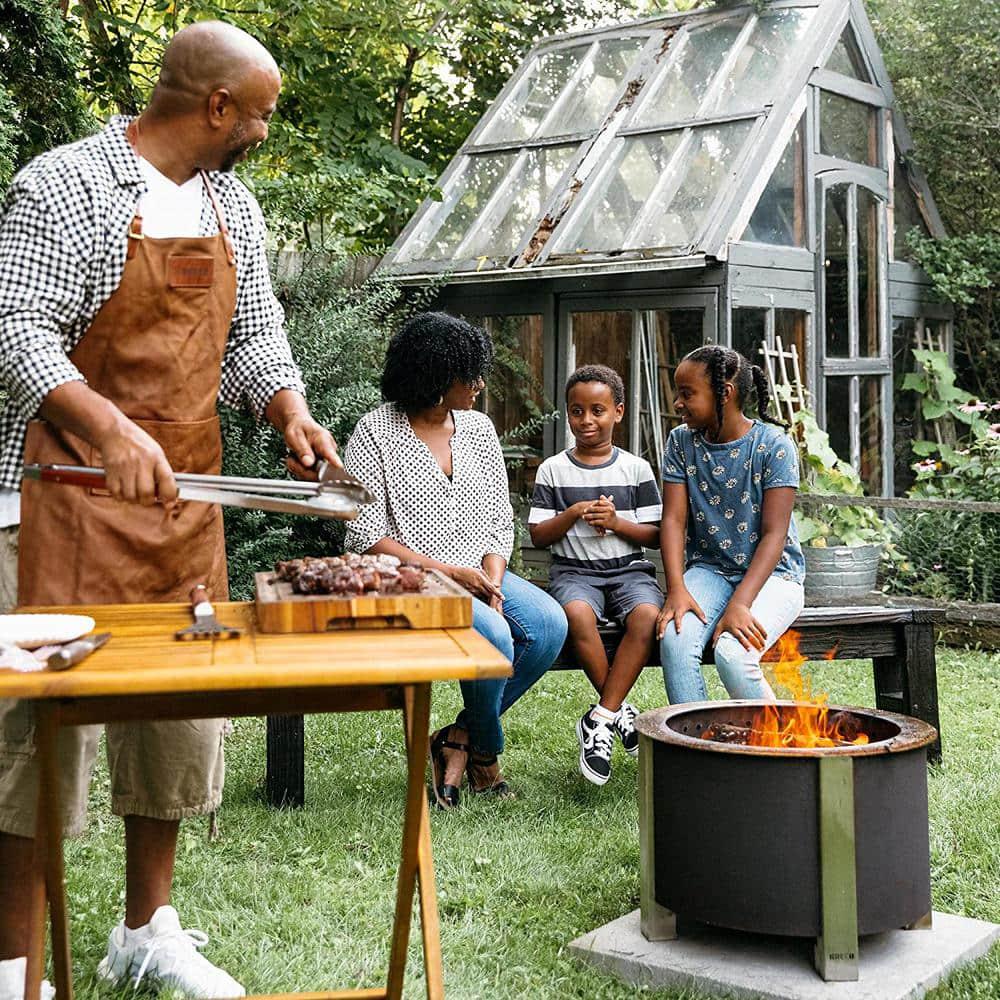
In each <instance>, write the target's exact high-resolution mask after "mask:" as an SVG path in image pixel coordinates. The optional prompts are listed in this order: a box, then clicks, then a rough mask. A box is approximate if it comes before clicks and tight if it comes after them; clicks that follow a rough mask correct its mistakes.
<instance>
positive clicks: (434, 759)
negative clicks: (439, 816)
mask: <svg viewBox="0 0 1000 1000" xmlns="http://www.w3.org/2000/svg"><path fill="white" fill-rule="evenodd" d="M453 728H454V724H452V725H451V726H445V727H444V728H443V729H439V730H438V731H437V732H436V733H433V734H432V735H431V748H430V754H431V771H432V773H433V781H432V784H431V788H432V789H433V791H434V801H435V803H436V804H437V806H438V808H439V809H454V808H455V807H456V806H457V805H458V800H459V787H458V785H448V784H445V780H444V776H445V771H446V764H447V762H446V761H445V759H444V751H445V750H446V749H447V750H461V751H462V752H463V753H465V754H468V753H469V744H468V743H456V742H455V741H454V740H450V739H448V737H449V736H450V735H451V731H452V729H453Z"/></svg>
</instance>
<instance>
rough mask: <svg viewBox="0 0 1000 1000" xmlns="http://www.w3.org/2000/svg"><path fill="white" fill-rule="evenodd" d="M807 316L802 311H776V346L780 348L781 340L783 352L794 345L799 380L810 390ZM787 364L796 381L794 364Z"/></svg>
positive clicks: (789, 349) (790, 375)
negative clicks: (807, 365)
mask: <svg viewBox="0 0 1000 1000" xmlns="http://www.w3.org/2000/svg"><path fill="white" fill-rule="evenodd" d="M806 315H807V314H806V313H804V312H802V311H801V310H800V309H775V310H774V346H775V347H777V346H778V340H779V339H780V340H781V347H782V350H785V351H791V349H792V346H793V345H794V347H795V353H796V354H797V355H798V364H799V370H798V376H799V380H800V381H801V382H802V384H803V385H804V386H805V387H806V388H807V389H809V388H811V386H810V385H809V372H808V370H807V369H806ZM751 360H753V359H751ZM755 364H760V362H759V361H757V362H755ZM785 364H786V365H787V366H788V368H787V371H788V377H789V378H790V379H794V378H795V373H794V372H793V371H792V362H791V361H790V360H789V361H786V362H785Z"/></svg>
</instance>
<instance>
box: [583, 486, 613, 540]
mask: <svg viewBox="0 0 1000 1000" xmlns="http://www.w3.org/2000/svg"><path fill="white" fill-rule="evenodd" d="M583 519H584V520H585V521H586V522H587V524H589V525H591V526H592V527H594V528H595V529H596V530H597V533H598V534H599V535H604V534H607V532H609V531H614V530H615V528H616V527H617V525H618V511H617V510H615V498H614V496H607V497H606V496H604V495H603V494H602V495H601V498H600V500H591V501H590V503H588V504H587V505H586V509H585V511H584V514H583Z"/></svg>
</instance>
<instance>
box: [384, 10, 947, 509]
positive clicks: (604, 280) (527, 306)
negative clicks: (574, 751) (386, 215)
mask: <svg viewBox="0 0 1000 1000" xmlns="http://www.w3.org/2000/svg"><path fill="white" fill-rule="evenodd" d="M910 150H911V142H910V139H909V135H908V132H907V129H906V125H905V123H904V122H903V120H902V118H901V117H900V115H899V114H898V112H897V111H896V110H895V108H894V100H893V92H892V86H891V83H890V81H889V79H888V77H887V74H886V70H885V66H884V64H883V62H882V59H881V56H880V53H879V50H878V46H877V43H876V40H875V37H874V34H873V31H872V27H871V24H870V22H869V21H868V18H867V15H866V14H865V11H864V9H863V7H862V5H861V4H860V3H859V2H850V0H819V2H816V3H809V2H801V0H799V2H792V3H782V2H778V3H773V4H769V5H768V6H767V8H766V9H765V10H764V11H763V12H760V13H757V12H756V11H755V9H754V8H753V7H751V6H733V5H719V6H717V7H715V8H712V9H710V10H708V11H698V12H693V13H689V14H673V15H667V16H657V17H654V18H650V19H647V20H643V21H638V22H635V23H632V24H626V25H616V26H613V27H605V28H600V29H596V30H592V31H586V32H580V33H575V34H569V35H564V36H560V37H555V38H549V39H545V40H544V41H542V42H540V43H539V44H538V45H537V46H536V47H535V48H534V49H533V50H532V51H531V52H530V53H529V55H528V56H527V58H526V59H525V60H524V62H523V63H522V64H521V66H520V67H519V68H518V70H517V71H516V72H515V74H514V75H513V77H512V78H511V79H510V80H509V81H508V83H507V85H506V86H505V87H504V88H503V90H502V92H501V93H500V94H499V96H498V97H497V99H496V100H495V101H494V103H493V104H492V106H491V107H490V109H489V110H488V111H487V113H486V114H485V115H484V116H483V118H482V119H481V120H480V121H479V123H478V125H477V126H476V128H475V129H474V130H473V132H472V133H471V135H470V136H469V138H468V139H467V141H466V142H465V144H464V145H463V147H462V148H461V150H460V151H459V152H458V154H457V155H456V156H455V158H454V160H453V161H452V162H451V164H450V165H449V166H448V168H447V169H446V171H445V173H444V174H443V175H442V177H441V178H440V180H439V183H438V191H437V192H436V193H435V195H436V196H435V197H434V198H432V199H429V200H428V201H427V202H426V203H425V204H424V205H423V206H422V207H421V209H420V210H419V211H418V212H417V213H416V215H415V216H414V217H413V219H411V221H410V223H409V225H408V226H407V227H406V229H405V230H404V231H403V232H402V234H401V235H400V237H399V238H398V239H397V240H396V242H395V244H394V245H393V247H392V249H391V251H390V253H389V254H388V256H387V257H386V259H385V261H384V262H383V265H382V270H383V272H390V273H392V274H395V275H397V276H398V279H399V280H400V281H403V282H405V283H406V284H413V285H427V284H434V285H435V287H436V288H438V296H439V303H440V305H441V306H442V307H443V308H446V309H448V310H450V311H453V312H459V313H462V314H464V315H466V316H468V317H475V318H476V319H478V320H479V321H481V322H483V323H485V324H486V325H488V326H489V327H490V328H491V329H492V330H493V331H494V333H495V335H499V336H500V338H501V339H502V340H503V342H504V344H505V345H506V347H507V348H508V349H510V350H511V351H513V352H514V353H516V354H517V355H518V356H519V358H520V359H521V361H522V362H523V364H524V365H525V366H526V371H525V373H524V374H525V375H528V376H529V377H528V378H527V380H526V382H527V383H528V384H530V389H529V390H528V391H527V392H524V391H522V392H520V393H519V392H515V391H507V392H503V391H502V389H503V387H499V391H496V392H495V393H494V395H493V396H492V397H491V398H490V399H489V400H487V407H488V410H489V412H490V414H491V416H493V418H494V420H495V421H496V423H497V425H498V428H499V429H500V430H501V432H502V431H504V430H505V429H506V430H509V429H511V428H513V427H515V426H518V425H520V424H522V423H523V422H524V421H525V420H526V418H527V417H528V416H529V415H530V414H531V413H532V412H537V410H534V409H533V407H532V402H534V403H535V405H536V406H537V407H538V408H543V407H545V406H546V401H547V402H548V404H551V405H554V406H558V401H559V396H560V393H559V387H560V386H561V385H562V384H563V382H564V381H565V378H566V375H567V373H568V372H569V371H571V370H572V369H573V368H574V367H575V366H576V365H577V364H581V363H605V364H609V365H611V366H613V367H615V368H616V369H617V370H618V371H619V372H621V374H622V375H623V377H624V378H625V380H626V385H627V389H628V396H629V400H628V406H627V417H626V420H625V421H624V422H623V424H622V425H621V427H620V428H619V435H620V443H621V444H622V445H623V446H625V447H629V448H631V449H632V450H633V451H636V452H639V453H641V454H643V455H645V456H646V457H648V458H650V459H651V460H654V461H655V458H656V456H657V455H658V454H659V453H660V452H661V450H662V444H663V441H664V439H665V436H666V435H667V434H668V433H669V431H670V429H671V428H672V427H673V426H674V424H675V423H676V422H677V418H676V416H675V415H674V414H673V412H672V391H671V376H672V371H673V368H674V367H675V366H676V364H677V362H678V360H679V359H680V358H681V357H683V355H684V354H685V353H687V352H688V351H690V350H692V349H693V348H694V347H696V346H698V345H700V344H702V343H706V342H718V343H722V344H726V345H731V346H733V347H735V348H736V349H738V350H740V351H741V352H743V353H744V354H746V355H747V356H748V357H751V358H752V360H754V361H755V362H756V363H761V364H764V363H765V362H766V364H767V365H768V366H769V367H771V369H772V374H773V375H774V376H775V378H776V379H777V381H778V382H780V381H782V379H781V378H780V377H779V375H780V374H781V373H776V372H775V371H774V366H775V362H776V361H777V362H778V363H779V365H780V367H781V368H782V371H784V372H785V373H786V374H787V373H789V372H790V373H792V376H793V378H792V380H793V382H798V383H799V384H800V385H801V386H802V387H803V388H804V389H805V390H806V391H807V393H808V398H809V401H810V404H811V406H812V407H813V408H814V409H815V411H816V414H817V418H818V420H819V423H820V425H821V426H823V427H825V429H826V430H827V431H828V433H829V435H830V440H831V443H832V444H833V446H834V448H835V450H836V451H837V453H838V454H840V455H841V456H843V457H845V458H848V457H849V458H850V460H851V462H852V463H853V464H854V466H855V467H856V468H857V469H858V471H859V472H860V474H861V476H862V479H863V480H864V482H865V484H866V489H867V491H868V492H869V493H871V494H873V495H892V494H893V492H894V490H899V489H901V488H903V487H905V486H906V485H908V483H909V481H910V477H911V473H910V472H909V468H908V463H909V447H908V445H909V440H910V438H911V437H912V414H911V413H909V412H908V411H907V409H906V407H905V406H903V405H900V404H899V403H898V401H896V400H894V384H895V385H898V382H899V381H900V376H901V375H902V374H904V372H905V371H907V370H908V366H912V348H914V347H921V346H926V347H934V348H938V349H945V350H950V344H951V330H950V317H951V312H950V307H948V306H946V305H943V304H941V303H940V302H939V301H936V300H935V299H934V298H933V297H932V295H931V293H930V282H929V280H928V278H927V277H926V275H925V274H924V273H923V272H922V271H921V270H920V269H919V268H917V267H916V266H914V265H913V264H912V263H911V261H910V256H911V254H910V252H909V247H908V244H907V240H906V236H907V234H908V233H909V231H910V230H912V229H914V228H916V229H917V230H919V231H921V232H922V233H924V234H930V235H934V236H941V235H944V231H943V227H942V224H941V220H940V217H939V215H938V213H937V210H936V208H935V205H934V200H933V198H932V196H931V193H930V191H929V190H928V188H927V185H926V182H925V181H924V179H923V177H922V176H921V174H920V172H919V170H917V169H916V167H915V166H914V165H913V164H912V163H911V162H910V161H909V158H908V154H909V152H910ZM796 370H797V373H798V377H797V378H795V372H796ZM508 389H510V387H508ZM525 395H527V396H529V397H531V398H529V399H528V400H527V401H525V398H524V397H525ZM564 440H565V428H564V427H563V426H562V425H561V424H560V423H559V422H550V423H549V424H548V425H547V426H546V427H545V428H544V430H539V431H538V433H537V434H536V435H534V437H533V438H531V440H530V441H528V448H527V449H526V450H527V455H528V458H529V462H528V467H529V472H530V466H531V461H530V459H531V458H533V457H536V458H540V457H542V456H544V455H547V454H551V453H552V452H553V451H555V450H557V449H559V448H561V447H562V446H563V444H564ZM894 456H899V458H898V459H894Z"/></svg>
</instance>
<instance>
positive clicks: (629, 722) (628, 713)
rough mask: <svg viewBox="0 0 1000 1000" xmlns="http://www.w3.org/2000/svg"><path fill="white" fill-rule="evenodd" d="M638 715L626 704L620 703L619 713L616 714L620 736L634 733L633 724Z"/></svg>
mask: <svg viewBox="0 0 1000 1000" xmlns="http://www.w3.org/2000/svg"><path fill="white" fill-rule="evenodd" d="M638 714H639V713H638V712H636V710H635V709H634V708H633V707H632V706H631V705H630V704H629V703H628V702H622V707H621V711H620V712H619V713H618V732H620V733H621V734H622V736H629V735H631V734H632V733H634V732H635V724H634V723H635V717H636V716H637V715H638Z"/></svg>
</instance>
